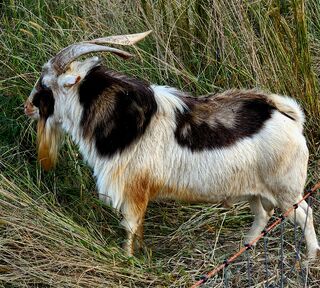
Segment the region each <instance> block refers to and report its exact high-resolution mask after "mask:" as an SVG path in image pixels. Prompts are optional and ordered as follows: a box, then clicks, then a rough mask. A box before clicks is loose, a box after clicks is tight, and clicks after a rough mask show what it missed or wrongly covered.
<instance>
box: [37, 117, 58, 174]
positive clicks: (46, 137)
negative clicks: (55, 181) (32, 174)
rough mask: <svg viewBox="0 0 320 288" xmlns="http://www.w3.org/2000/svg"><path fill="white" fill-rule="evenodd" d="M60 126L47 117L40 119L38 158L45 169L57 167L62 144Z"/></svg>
mask: <svg viewBox="0 0 320 288" xmlns="http://www.w3.org/2000/svg"><path fill="white" fill-rule="evenodd" d="M60 134H61V133H60V128H59V127H58V126H57V124H55V123H52V122H51V121H50V122H49V121H46V119H40V120H39V121H38V127H37V144H38V160H39V162H40V165H41V167H42V168H43V169H44V170H45V171H49V170H51V169H52V168H54V167H55V165H56V163H57V158H58V150H59V145H60V138H61V137H60V136H61V135H60Z"/></svg>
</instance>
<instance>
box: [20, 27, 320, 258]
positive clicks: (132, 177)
mask: <svg viewBox="0 0 320 288" xmlns="http://www.w3.org/2000/svg"><path fill="white" fill-rule="evenodd" d="M147 34H148V32H146V33H140V34H132V35H122V36H111V37H107V38H99V39H96V40H92V41H86V42H81V43H78V44H74V45H71V46H68V47H67V48H65V49H63V50H61V51H60V52H59V53H58V54H57V55H56V56H55V57H53V58H52V59H50V60H49V61H48V62H47V63H46V64H45V65H44V67H43V71H42V74H41V77H40V79H39V80H38V81H37V83H36V85H35V87H34V89H33V90H32V92H31V95H30V96H29V98H28V100H27V101H26V104H25V113H26V114H27V115H28V116H30V117H33V118H36V119H38V120H39V121H38V153H39V160H40V162H41V164H42V166H43V168H44V169H45V170H48V169H50V168H52V167H53V166H54V164H55V162H56V158H57V151H58V145H59V131H60V130H63V131H65V132H67V133H68V134H70V135H71V137H72V139H73V140H74V142H75V143H77V144H78V146H79V149H80V151H81V153H82V155H83V157H84V159H85V160H86V161H87V163H88V164H89V165H90V166H91V167H92V169H93V172H94V176H95V178H96V180H97V187H98V192H99V196H100V198H101V199H102V200H103V201H104V202H106V203H110V204H111V205H112V206H113V207H114V208H116V209H118V210H120V211H121V213H122V215H123V225H124V227H125V228H126V230H127V232H128V239H127V246H126V249H127V252H128V254H129V255H132V254H133V251H134V238H135V237H136V236H137V237H139V239H140V240H141V239H142V237H143V222H144V215H145V212H146V209H147V206H148V203H149V201H152V200H154V199H158V198H170V199H181V200H184V201H190V202H194V201H203V202H212V203H230V202H234V201H237V200H247V201H249V203H250V207H251V209H252V212H253V214H254V215H255V218H254V223H253V225H252V228H251V230H250V231H249V233H248V235H247V236H246V239H245V241H247V242H249V241H250V240H252V239H254V238H255V237H256V236H257V235H258V234H259V233H260V232H261V231H262V230H263V229H264V227H265V225H266V224H267V222H268V220H269V218H270V217H271V215H272V213H273V209H274V207H280V208H281V209H282V210H286V209H288V208H289V207H291V206H292V205H293V204H294V203H295V202H297V201H298V200H300V199H301V197H302V193H303V189H304V184H305V181H306V174H307V162H308V148H307V146H306V141H305V138H304V136H303V123H304V115H303V112H302V111H301V109H300V107H299V105H298V104H297V103H296V102H295V101H294V100H293V99H291V98H288V97H284V96H279V95H275V94H267V93H263V92H259V91H253V90H247V91H244V90H232V91H226V92H224V93H221V94H215V95H208V96H206V97H191V96H188V95H186V93H183V92H181V91H179V90H176V89H174V88H170V87H165V86H157V85H149V84H148V83H146V82H144V81H140V80H137V79H133V78H130V77H127V76H125V75H121V74H120V73H117V72H114V71H111V70H109V69H107V68H106V67H104V66H102V65H101V63H100V60H99V59H98V58H97V57H92V58H88V59H86V60H84V61H82V62H78V61H75V60H76V59H77V58H78V57H80V56H82V55H84V54H87V53H91V52H101V51H105V52H112V53H115V54H117V55H118V56H121V57H123V58H128V57H130V56H131V55H130V54H129V53H127V52H124V51H122V50H118V49H115V48H110V47H107V46H103V45H102V44H105V43H112V44H120V45H131V44H134V43H135V42H137V41H139V40H141V39H142V38H144V37H145V36H146V35H147ZM307 206H308V205H307V203H306V202H303V203H302V204H301V205H300V206H299V207H298V209H297V210H296V212H297V213H296V219H297V222H298V223H299V225H300V226H304V223H305V220H306V215H307V214H306V211H307ZM291 217H292V216H291ZM305 238H306V242H307V248H308V253H309V257H310V258H314V257H316V256H317V254H318V255H319V254H320V253H319V251H320V248H319V245H318V241H317V238H316V233H315V230H314V226H313V219H312V210H311V208H309V210H308V216H307V221H306V229H305Z"/></svg>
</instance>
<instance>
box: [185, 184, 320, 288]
mask: <svg viewBox="0 0 320 288" xmlns="http://www.w3.org/2000/svg"><path fill="white" fill-rule="evenodd" d="M318 189H320V182H318V183H317V184H315V185H314V186H313V187H312V188H311V189H307V190H306V192H307V193H306V194H305V195H304V197H303V198H302V199H301V200H300V201H298V202H297V203H296V204H294V205H293V206H292V207H291V208H290V209H288V210H287V211H286V212H284V213H283V214H282V215H281V216H280V217H279V218H278V219H277V220H276V221H274V222H273V223H272V224H270V226H268V227H267V228H266V229H264V230H263V231H262V232H261V233H260V235H259V236H258V237H257V238H255V239H254V240H252V241H251V242H250V243H248V244H246V245H245V246H244V247H242V248H241V249H240V250H239V251H238V252H236V253H235V254H233V255H232V256H231V257H230V258H228V259H226V260H225V261H224V262H223V263H222V264H220V265H219V266H217V267H216V268H215V269H213V270H212V271H210V272H209V273H207V274H206V275H202V276H201V277H200V280H199V281H197V282H196V283H194V284H193V285H192V286H191V288H196V287H199V286H200V285H201V284H203V283H205V282H206V281H207V280H208V279H209V278H212V277H213V276H214V275H216V274H217V273H218V272H219V271H221V270H223V269H224V268H225V267H227V266H228V265H229V264H230V263H231V262H233V261H234V260H236V259H237V258H238V257H239V256H240V255H242V254H243V253H244V252H245V251H247V250H248V249H250V248H251V247H252V246H253V245H254V244H255V243H256V242H258V241H259V240H260V239H261V238H262V237H264V236H266V235H267V234H268V233H269V232H270V231H271V230H273V229H274V228H275V227H276V226H278V225H279V224H280V223H282V222H283V221H284V219H285V218H286V217H288V215H289V214H290V213H291V212H292V211H293V210H295V209H297V208H298V205H299V204H300V203H301V202H302V201H304V200H306V199H307V198H309V197H310V196H311V195H312V194H314V193H316V191H317V190H318ZM308 206H309V205H308Z"/></svg>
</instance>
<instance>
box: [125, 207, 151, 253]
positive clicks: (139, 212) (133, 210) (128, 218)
mask: <svg viewBox="0 0 320 288" xmlns="http://www.w3.org/2000/svg"><path fill="white" fill-rule="evenodd" d="M145 212H146V205H143V206H142V207H141V206H140V207H139V208H138V207H137V206H136V205H132V204H130V205H126V209H125V210H124V211H122V213H123V220H122V225H123V226H124V227H125V229H126V231H127V241H126V244H125V246H124V249H125V250H126V253H127V255H128V256H133V255H134V246H135V240H138V244H139V248H141V246H142V241H143V222H144V215H145Z"/></svg>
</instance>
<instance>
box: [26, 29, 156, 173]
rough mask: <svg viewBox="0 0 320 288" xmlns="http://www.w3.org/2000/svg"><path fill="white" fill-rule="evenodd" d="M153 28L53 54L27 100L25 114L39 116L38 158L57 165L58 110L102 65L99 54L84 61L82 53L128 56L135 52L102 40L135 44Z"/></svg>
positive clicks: (81, 43)
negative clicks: (96, 67)
mask: <svg viewBox="0 0 320 288" xmlns="http://www.w3.org/2000/svg"><path fill="white" fill-rule="evenodd" d="M150 32H151V31H148V32H144V33H138V34H130V35H118V36H110V37H105V38H98V39H94V40H90V41H84V42H80V43H76V44H73V45H70V46H68V47H66V48H64V49H62V50H61V51H60V52H59V53H58V54H57V55H55V56H54V57H53V58H51V59H50V60H49V61H48V62H47V63H46V64H45V65H44V66H43V69H42V73H41V76H40V78H39V79H38V81H37V82H36V85H35V86H34V88H33V90H32V91H31V94H30V96H29V97H28V99H27V101H26V102H25V106H24V107H25V114H26V115H27V116H29V117H31V118H34V119H37V120H38V129H37V140H38V159H39V161H40V163H41V166H42V167H43V168H44V169H45V170H50V169H51V168H52V167H54V165H55V163H56V159H57V152H58V146H59V134H60V133H59V115H58V113H57V112H56V111H55V107H57V105H59V106H61V105H63V103H64V102H65V101H67V100H68V99H67V98H66V97H68V96H69V95H71V94H74V93H72V92H73V91H76V89H77V87H78V85H79V84H80V83H81V80H82V79H84V77H85V76H86V74H87V73H88V72H89V71H90V70H91V69H92V68H93V67H95V66H97V65H99V63H100V60H99V58H98V57H92V58H88V59H86V60H84V61H81V62H78V61H75V60H76V59H77V58H79V57H80V56H83V55H86V54H88V53H94V52H111V53H114V54H116V55H117V56H120V57H122V58H124V59H128V58H130V57H131V56H132V55H131V54H129V53H128V52H125V51H123V50H120V49H116V48H112V47H108V46H103V45H102V44H107V43H108V44H119V45H133V44H135V43H136V42H138V41H140V40H142V39H143V38H144V37H146V36H147V35H148V34H149V33H150Z"/></svg>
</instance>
